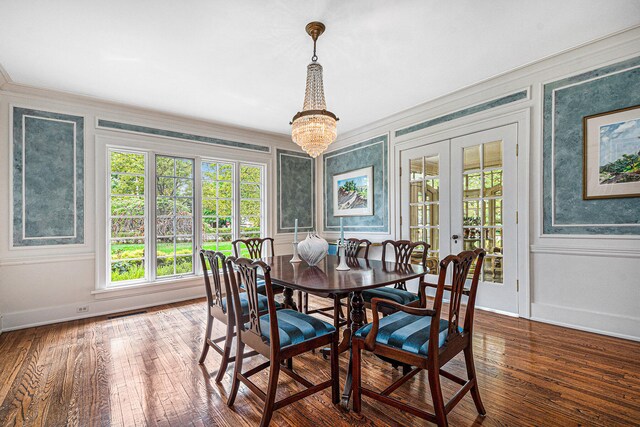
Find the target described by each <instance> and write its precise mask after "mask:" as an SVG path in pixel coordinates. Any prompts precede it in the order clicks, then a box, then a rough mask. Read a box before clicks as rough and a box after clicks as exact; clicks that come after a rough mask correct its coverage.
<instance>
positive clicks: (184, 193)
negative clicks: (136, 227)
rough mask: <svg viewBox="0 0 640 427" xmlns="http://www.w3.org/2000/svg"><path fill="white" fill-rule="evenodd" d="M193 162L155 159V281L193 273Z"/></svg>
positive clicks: (159, 157)
mask: <svg viewBox="0 0 640 427" xmlns="http://www.w3.org/2000/svg"><path fill="white" fill-rule="evenodd" d="M193 200H194V198H193V160H190V159H180V158H175V157H165V156H157V157H156V236H157V240H156V262H157V264H156V277H166V276H175V275H179V274H189V273H193V255H194V253H193V252H194V251H193V248H194V245H193V243H194V242H193Z"/></svg>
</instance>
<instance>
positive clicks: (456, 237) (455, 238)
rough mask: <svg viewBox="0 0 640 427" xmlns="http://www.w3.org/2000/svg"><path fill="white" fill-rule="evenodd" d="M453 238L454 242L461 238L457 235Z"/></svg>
mask: <svg viewBox="0 0 640 427" xmlns="http://www.w3.org/2000/svg"><path fill="white" fill-rule="evenodd" d="M451 238H452V239H453V240H458V239H459V238H460V236H458V235H457V234H454V235H453V236H451Z"/></svg>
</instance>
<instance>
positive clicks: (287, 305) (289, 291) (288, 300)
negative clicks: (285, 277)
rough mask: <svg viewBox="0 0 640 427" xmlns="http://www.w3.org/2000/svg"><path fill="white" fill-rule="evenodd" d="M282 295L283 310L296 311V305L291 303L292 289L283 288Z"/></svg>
mask: <svg viewBox="0 0 640 427" xmlns="http://www.w3.org/2000/svg"><path fill="white" fill-rule="evenodd" d="M282 295H284V306H285V308H290V309H292V310H296V311H297V310H298V307H297V306H296V303H295V302H294V301H293V289H291V288H284V291H283V292H282Z"/></svg>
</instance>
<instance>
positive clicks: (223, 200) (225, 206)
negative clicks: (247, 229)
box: [202, 161, 235, 256]
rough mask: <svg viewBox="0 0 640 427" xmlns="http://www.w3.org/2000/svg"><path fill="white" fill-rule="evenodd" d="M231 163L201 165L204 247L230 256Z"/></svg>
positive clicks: (232, 224) (231, 234)
mask: <svg viewBox="0 0 640 427" xmlns="http://www.w3.org/2000/svg"><path fill="white" fill-rule="evenodd" d="M234 175H235V174H234V168H233V164H232V163H224V162H210V161H203V162H202V247H203V248H204V249H209V250H212V251H220V252H222V253H224V254H225V255H227V256H229V255H231V254H232V252H233V249H232V247H231V242H232V241H233V228H234V221H233V177H234Z"/></svg>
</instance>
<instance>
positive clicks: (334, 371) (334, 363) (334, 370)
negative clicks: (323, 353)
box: [331, 330, 340, 405]
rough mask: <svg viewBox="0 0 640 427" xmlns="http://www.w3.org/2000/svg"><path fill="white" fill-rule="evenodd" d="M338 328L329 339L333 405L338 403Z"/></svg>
mask: <svg viewBox="0 0 640 427" xmlns="http://www.w3.org/2000/svg"><path fill="white" fill-rule="evenodd" d="M338 331H339V330H336V331H335V332H334V334H333V341H331V401H332V402H333V403H334V405H337V404H338V403H340V366H339V365H338V357H339V356H340V355H339V354H338V337H339V336H340V334H339V332H338Z"/></svg>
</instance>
